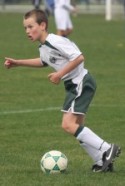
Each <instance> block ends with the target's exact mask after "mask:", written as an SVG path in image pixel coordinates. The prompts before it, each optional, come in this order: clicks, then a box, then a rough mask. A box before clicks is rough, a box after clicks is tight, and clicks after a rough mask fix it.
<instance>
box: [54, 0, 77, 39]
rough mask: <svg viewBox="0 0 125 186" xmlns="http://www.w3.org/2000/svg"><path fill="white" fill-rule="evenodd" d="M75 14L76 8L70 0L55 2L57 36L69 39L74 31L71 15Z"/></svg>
mask: <svg viewBox="0 0 125 186" xmlns="http://www.w3.org/2000/svg"><path fill="white" fill-rule="evenodd" d="M71 12H75V7H74V6H72V5H71V2H70V0H54V17H55V24H56V28H57V35H61V36H64V37H67V36H68V35H69V34H70V33H71V32H72V30H73V24H72V21H71V18H70V13H71Z"/></svg>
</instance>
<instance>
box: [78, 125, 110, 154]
mask: <svg viewBox="0 0 125 186" xmlns="http://www.w3.org/2000/svg"><path fill="white" fill-rule="evenodd" d="M76 138H77V139H78V140H79V141H80V142H83V143H85V144H87V145H88V146H91V147H92V148H94V149H96V150H101V151H102V152H105V151H106V150H108V149H109V148H110V147H111V145H110V144H108V143H107V142H105V141H104V140H103V139H101V138H100V137H99V136H97V135H96V134H95V133H94V132H93V131H92V130H90V129H89V128H88V127H84V128H83V129H82V130H81V132H80V133H79V134H78V135H77V137H76Z"/></svg>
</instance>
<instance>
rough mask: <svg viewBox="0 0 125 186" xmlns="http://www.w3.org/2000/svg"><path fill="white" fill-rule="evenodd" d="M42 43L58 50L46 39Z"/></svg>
mask: <svg viewBox="0 0 125 186" xmlns="http://www.w3.org/2000/svg"><path fill="white" fill-rule="evenodd" d="M44 45H47V46H48V47H50V48H52V49H55V50H58V49H57V48H55V47H54V46H53V45H51V44H50V43H49V42H48V41H45V43H44Z"/></svg>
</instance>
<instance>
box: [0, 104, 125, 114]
mask: <svg viewBox="0 0 125 186" xmlns="http://www.w3.org/2000/svg"><path fill="white" fill-rule="evenodd" d="M91 107H100V108H104V107H105V108H106V107H107V108H113V107H125V105H96V104H92V105H91ZM60 109H61V107H47V108H39V109H24V110H8V111H0V115H8V114H23V113H33V112H44V111H53V110H60Z"/></svg>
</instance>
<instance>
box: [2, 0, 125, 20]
mask: <svg viewBox="0 0 125 186" xmlns="http://www.w3.org/2000/svg"><path fill="white" fill-rule="evenodd" d="M107 2H111V7H110V9H111V17H112V18H119V17H120V18H124V17H125V0H72V4H73V5H74V6H76V7H77V11H78V14H104V15H105V14H106V3H107ZM33 6H34V5H33V0H0V12H3V11H7V12H26V11H27V10H29V9H32V8H33ZM40 8H42V9H44V8H45V0H41V1H40Z"/></svg>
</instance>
